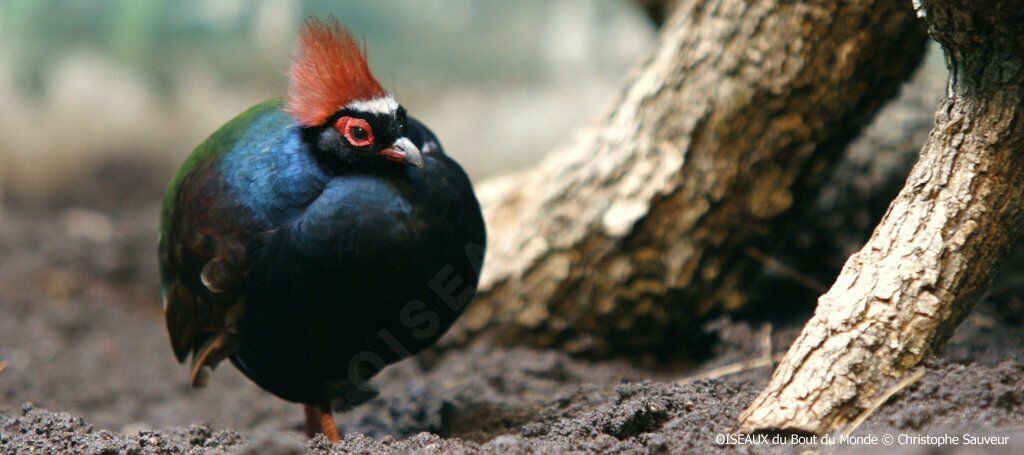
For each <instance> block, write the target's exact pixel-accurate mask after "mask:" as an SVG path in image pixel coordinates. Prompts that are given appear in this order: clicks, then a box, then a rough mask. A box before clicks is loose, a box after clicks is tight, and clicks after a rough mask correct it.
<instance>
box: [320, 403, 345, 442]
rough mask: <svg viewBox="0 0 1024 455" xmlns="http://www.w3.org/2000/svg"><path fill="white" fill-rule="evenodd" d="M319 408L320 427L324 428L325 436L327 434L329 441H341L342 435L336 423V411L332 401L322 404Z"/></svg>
mask: <svg viewBox="0 0 1024 455" xmlns="http://www.w3.org/2000/svg"><path fill="white" fill-rule="evenodd" d="M319 408H320V409H319V410H320V428H323V430H324V436H327V440H328V441H331V442H341V436H340V435H339V434H338V427H337V426H335V425H334V411H333V410H331V405H330V403H328V404H322V405H320V406H319Z"/></svg>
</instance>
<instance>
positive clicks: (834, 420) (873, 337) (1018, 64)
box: [740, 0, 1024, 434]
mask: <svg viewBox="0 0 1024 455" xmlns="http://www.w3.org/2000/svg"><path fill="white" fill-rule="evenodd" d="M916 3H917V7H918V11H919V13H920V14H921V15H922V16H924V17H926V21H927V23H928V29H929V33H930V34H931V36H932V37H933V38H935V39H936V40H937V41H939V43H940V44H942V46H943V49H944V52H945V55H946V60H947V65H948V67H949V70H950V79H949V86H948V91H947V94H946V99H945V100H944V101H943V102H942V104H941V105H940V106H939V109H938V111H937V112H936V114H935V125H934V128H933V130H932V133H931V135H930V136H929V138H928V141H927V143H926V144H925V145H924V148H923V149H922V151H921V156H920V158H919V160H918V162H917V164H915V166H914V168H913V170H912V171H911V175H910V177H909V178H908V180H907V182H906V185H905V186H904V188H903V190H902V191H901V192H900V194H899V195H898V196H897V197H896V199H895V200H894V201H893V202H892V204H891V205H890V206H889V211H888V212H887V213H886V215H885V216H884V217H883V219H882V221H881V222H880V224H879V225H878V226H877V227H876V229H875V232H874V234H873V235H872V237H871V238H870V240H868V242H867V244H866V245H865V246H864V248H863V249H861V250H860V252H858V253H856V254H854V255H853V256H851V257H850V259H849V260H848V261H847V263H846V265H845V266H844V268H843V271H842V272H841V274H840V276H839V278H838V279H837V280H836V283H835V284H834V285H833V286H832V288H831V289H830V290H829V291H828V292H827V293H826V294H825V295H824V296H822V297H821V299H820V300H819V302H818V308H817V310H816V312H815V314H814V316H813V318H812V319H811V320H810V322H808V323H807V325H806V327H805V328H804V330H803V333H802V334H801V335H800V337H799V338H798V339H797V341H796V342H795V343H794V344H793V346H792V347H791V348H790V350H789V352H788V354H787V356H786V358H785V359H784V360H783V361H782V363H781V364H780V366H779V368H778V369H777V370H776V372H775V374H774V376H773V378H772V380H771V383H770V384H769V385H768V388H767V389H766V390H765V391H764V392H763V393H762V394H761V395H760V396H759V397H758V398H757V399H756V400H755V401H754V403H753V404H752V405H751V407H750V408H749V409H748V410H747V411H745V412H744V413H743V415H742V416H741V417H740V428H741V430H742V431H747V432H749V431H756V430H783V431H798V432H810V433H819V434H820V433H825V432H828V431H831V430H835V429H839V428H841V427H843V426H845V425H847V424H848V423H849V422H851V421H852V420H853V419H855V418H856V417H857V416H858V415H859V414H860V413H862V412H863V411H864V410H865V409H866V408H867V406H868V405H869V403H871V402H873V401H874V400H875V399H876V398H877V397H878V396H880V395H881V394H883V393H884V392H885V391H886V389H887V388H889V387H890V386H891V384H892V383H893V382H895V380H896V379H898V378H900V377H901V376H904V375H906V374H907V373H908V372H910V370H911V369H913V368H915V367H916V366H917V365H918V364H919V363H920V362H921V360H922V358H923V357H924V356H926V355H927V354H929V353H930V352H932V351H934V350H936V349H937V348H939V347H940V346H941V345H942V344H943V343H944V342H945V341H946V340H947V339H948V338H949V336H950V335H951V334H952V332H953V329H955V328H956V326H957V325H958V324H959V323H960V322H961V321H962V320H963V318H964V317H965V316H966V314H967V313H968V312H969V311H970V310H971V308H972V307H973V306H974V304H975V303H976V302H977V301H978V300H979V299H980V297H981V296H982V294H983V293H984V292H985V290H986V289H987V288H988V285H989V284H990V282H991V280H992V278H993V276H994V275H995V271H996V270H997V269H998V267H999V265H1000V263H1001V262H1002V260H1003V259H1004V258H1005V256H1006V254H1007V252H1008V251H1009V249H1010V247H1011V246H1012V243H1013V241H1014V240H1016V239H1017V236H1018V232H1019V230H1020V223H1021V221H1022V213H1024V211H1022V210H1024V206H1022V204H1024V157H1022V156H1021V155H1020V152H1021V151H1022V150H1024V118H1022V109H1024V59H1022V57H1024V39H1022V38H1021V37H1020V34H1019V33H1020V30H1022V29H1024V16H1022V15H1021V14H1020V12H1021V11H1024V1H1021V0H1006V1H975V2H957V1H953V0H930V1H921V2H916Z"/></svg>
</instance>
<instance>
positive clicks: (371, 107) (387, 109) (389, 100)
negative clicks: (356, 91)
mask: <svg viewBox="0 0 1024 455" xmlns="http://www.w3.org/2000/svg"><path fill="white" fill-rule="evenodd" d="M345 109H352V110H353V111H359V112H366V113H370V114H392V113H394V112H395V111H397V110H398V101H395V99H394V98H393V97H392V96H391V95H387V96H382V97H380V98H374V99H372V100H359V101H353V102H351V103H348V105H346V106H345Z"/></svg>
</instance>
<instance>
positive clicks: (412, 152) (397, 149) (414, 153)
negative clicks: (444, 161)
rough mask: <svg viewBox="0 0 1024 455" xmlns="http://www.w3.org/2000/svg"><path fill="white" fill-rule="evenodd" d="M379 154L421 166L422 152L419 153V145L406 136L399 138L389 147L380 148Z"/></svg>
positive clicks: (392, 159)
mask: <svg viewBox="0 0 1024 455" xmlns="http://www.w3.org/2000/svg"><path fill="white" fill-rule="evenodd" d="M380 154H381V156H383V157H384V158H387V159H389V160H391V161H398V162H399V163H405V164H411V165H413V166H416V167H423V154H422V153H420V149H419V147H416V144H413V143H412V141H410V140H409V138H406V137H403V138H399V139H398V140H396V141H395V143H394V144H391V147H388V148H386V149H384V150H381V151H380Z"/></svg>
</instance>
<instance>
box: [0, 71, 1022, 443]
mask: <svg viewBox="0 0 1024 455" xmlns="http://www.w3.org/2000/svg"><path fill="white" fill-rule="evenodd" d="M917 84H918V85H920V86H922V87H925V88H926V89H927V92H928V93H935V92H936V91H935V87H934V86H935V84H934V83H932V86H928V85H927V84H926V83H924V82H921V81H918V82H917ZM920 93H921V91H920V90H919V91H909V92H908V93H904V95H903V96H902V97H901V99H900V101H899V102H897V103H896V104H895V105H894V107H893V108H891V109H889V110H887V112H886V114H883V117H882V118H881V119H880V120H879V122H878V123H877V124H876V125H881V126H876V127H873V128H872V129H871V130H869V131H868V132H867V134H866V135H865V137H864V138H862V139H861V140H860V141H858V143H857V144H856V145H855V146H854V147H852V148H851V152H850V156H849V157H848V159H847V160H845V161H844V163H842V164H841V167H840V169H839V173H838V175H840V176H842V175H844V173H845V174H846V175H847V176H846V177H844V178H843V179H842V180H841V182H845V183H843V184H842V185H839V186H836V187H833V188H831V189H826V191H825V192H824V193H823V194H824V195H825V197H824V199H823V200H822V202H821V205H822V208H821V210H822V213H826V214H827V213H836V210H835V207H834V206H835V205H837V204H838V205H842V206H843V209H842V210H840V211H839V212H841V213H843V214H844V215H843V216H844V218H836V217H830V216H825V215H821V214H819V215H815V216H814V217H813V218H814V219H815V222H816V223H818V224H816V225H814V226H811V228H810V229H808V230H807V232H806V233H801V234H798V235H806V236H808V238H807V239H803V240H801V239H795V241H794V243H801V244H803V245H804V247H803V248H807V249H808V251H811V250H815V248H822V247H820V246H815V245H818V244H819V243H820V240H821V238H820V236H821V235H822V234H821V233H828V234H825V235H829V236H830V237H833V241H832V243H830V244H829V245H828V246H827V248H828V249H831V250H834V251H831V252H830V253H829V257H830V258H831V259H829V260H833V262H834V263H833V264H831V265H830V267H832V269H829V268H828V267H825V268H824V269H823V270H821V271H820V274H821V276H822V278H820V279H821V280H823V281H825V282H826V284H827V282H828V276H829V274H830V273H834V268H836V267H838V266H839V265H841V263H842V259H843V258H845V255H846V254H848V253H849V251H848V250H849V249H850V248H855V247H856V246H857V244H858V243H859V242H860V241H862V240H863V238H864V235H866V231H867V230H868V229H870V227H871V226H872V225H873V220H874V219H876V218H877V216H878V215H879V211H880V210H884V208H885V203H884V201H886V200H887V198H888V197H891V195H890V196H886V194H885V192H884V191H881V192H880V191H879V188H883V189H884V188H891V187H894V188H898V187H899V185H900V184H901V181H902V177H901V174H900V173H901V172H905V169H906V166H908V165H909V163H910V162H911V161H912V158H913V154H914V153H915V151H916V149H917V147H919V144H920V143H921V142H922V141H923V135H925V134H927V129H928V127H929V126H930V121H929V120H928V119H930V115H931V109H932V108H933V107H934V99H933V97H927V96H924V97H922V96H920ZM937 93H941V80H940V81H939V82H938V91H937ZM894 130H895V131H894ZM126 175H127V177H126ZM140 175H143V176H144V175H145V174H144V173H141V171H139V170H137V169H127V168H118V167H117V166H116V165H115V166H113V167H109V166H108V167H103V168H101V169H100V173H99V175H98V176H97V184H96V185H93V186H90V187H89V188H87V189H82V190H80V191H74V192H70V193H68V194H67V195H66V198H65V199H63V200H60V201H56V202H55V203H54V204H53V205H51V206H50V208H46V209H41V208H35V209H29V208H25V207H22V208H17V207H15V208H8V209H7V210H6V211H3V212H0V453H11V454H15V453H29V452H38V453H65V452H81V453H222V452H231V453H235V452H242V453H301V452H305V451H310V452H313V453H376V452H391V453H395V452H397V453H407V452H417V453H419V452H425V453H532V452H540V453H551V452H555V453H559V452H584V453H594V452H602V453H603V452H609V453H638V452H639V453H644V452H648V453H708V452H728V453H801V452H803V451H805V450H807V449H815V450H819V451H821V452H826V453H827V452H854V453H855V452H861V451H873V450H887V449H888V450H899V451H902V452H907V453H923V452H931V451H941V452H954V453H961V452H962V453H968V452H970V453H973V452H971V451H972V450H974V451H979V450H980V451H984V452H994V453H1024V326H1022V325H1021V318H1022V312H1021V310H1020V307H1021V304H1020V302H1021V299H1020V298H1019V297H1018V294H1019V291H1018V289H1020V286H1019V284H1018V283H1021V282H1024V281H1022V280H1024V278H1022V277H1024V274H1021V273H1020V271H1021V270H1024V266H1019V265H1014V264H1011V265H1010V267H1008V268H1009V269H1010V271H1009V273H1007V274H1004V277H1003V278H1001V279H1000V282H999V283H997V286H996V288H995V291H994V292H993V297H992V298H990V299H989V300H988V301H987V302H986V303H985V304H983V305H982V306H981V307H980V308H979V309H978V311H976V312H975V313H974V314H973V315H972V316H971V317H970V318H969V319H968V320H967V321H966V322H965V323H964V324H963V326H962V327H961V328H960V329H959V331H958V332H957V334H956V336H955V337H954V339H953V340H952V342H951V343H950V344H949V345H948V346H947V347H946V349H945V350H944V351H943V352H942V353H941V355H939V356H937V357H935V358H933V359H931V360H929V361H928V362H927V364H926V365H925V366H924V367H923V369H924V371H925V374H924V376H923V377H922V378H921V380H920V381H918V382H917V383H915V384H913V385H911V386H910V387H908V388H906V389H904V390H902V391H900V392H898V393H896V394H895V395H894V396H893V397H892V399H891V400H889V402H888V403H887V404H886V405H885V406H883V407H882V408H880V409H879V410H878V411H877V412H875V413H874V414H873V415H872V416H871V417H870V418H869V419H868V420H867V421H866V422H865V423H864V424H863V425H861V426H860V427H859V428H857V429H856V431H854V433H853V434H854V435H855V436H868V435H876V436H881V435H883V434H891V435H900V434H906V435H914V434H916V435H920V434H938V435H941V434H950V435H957V436H961V437H962V436H963V434H964V433H970V434H972V435H979V436H980V435H994V436H1000V437H1007V438H1008V440H1007V441H1006V444H1005V445H988V446H974V447H968V446H962V445H961V446H946V447H935V446H921V445H918V446H899V445H896V446H870V445H842V446H797V445H791V444H767V445H764V444H762V445H736V444H723V443H722V442H721V441H720V439H719V438H718V435H722V434H727V433H729V432H730V430H731V429H732V428H733V425H734V424H735V421H736V417H737V415H738V414H739V412H740V411H741V410H742V409H743V408H744V407H745V406H746V405H747V404H748V403H749V402H750V401H751V400H753V398H754V396H755V395H756V394H757V392H758V391H759V390H760V389H761V387H763V386H764V385H765V384H766V382H767V379H768V375H769V369H767V368H761V369H755V370H749V371H745V372H742V373H740V374H735V375H730V376H721V377H714V378H710V379H701V380H696V381H680V380H682V379H685V378H690V377H692V376H693V375H696V374H700V373H702V372H708V371H713V370H714V368H716V367H719V366H722V365H726V364H730V363H733V362H737V361H742V360H749V359H756V358H760V357H764V356H765V354H766V348H767V349H770V350H772V351H774V352H781V351H783V350H784V349H785V347H786V346H788V344H789V343H790V341H791V340H792V339H793V338H794V337H795V336H796V334H797V333H798V331H799V328H800V325H801V324H802V322H803V320H805V318H806V316H807V311H808V309H809V304H807V303H805V304H804V305H803V307H801V306H799V305H792V304H790V303H786V302H790V301H792V300H803V301H808V300H807V297H806V295H796V294H793V295H788V294H777V295H775V299H777V300H771V301H769V302H768V304H767V306H769V307H771V305H777V306H776V307H772V308H774V311H769V312H768V313H774V316H775V317H772V318H766V317H763V316H762V317H757V316H744V317H742V318H740V317H732V318H731V317H726V316H722V317H720V318H718V319H715V320H713V321H709V322H707V323H706V324H704V328H705V330H706V331H707V332H708V334H709V335H711V336H710V337H709V338H708V339H709V343H710V346H709V349H708V350H709V351H710V355H709V356H708V357H707V358H704V359H700V360H697V361H691V362H687V361H683V360H670V361H665V360H662V361H658V362H655V361H650V360H648V359H640V360H636V359H629V360H627V359H619V360H603V361H588V360H581V359H574V358H571V357H569V356H567V355H565V354H564V353H560V352H556V351H543V350H535V349H530V348H526V347H516V348H509V347H498V346H490V345H487V344H483V343H477V344H474V345H471V346H466V347H461V348H457V349H449V350H446V351H444V352H429V353H426V354H425V355H421V356H420V357H418V358H415V359H411V360H408V361H405V362H403V363H400V364H398V365H395V366H393V367H391V368H389V369H387V370H385V371H384V372H383V373H382V374H381V375H380V376H379V377H378V378H377V379H376V385H377V386H378V387H379V388H380V390H381V396H380V397H379V398H377V399H375V400H373V401H371V402H369V403H367V404H366V405H364V406H361V407H359V408H357V409H355V410H353V411H351V412H348V413H345V414H339V415H338V418H339V425H340V427H341V428H340V429H341V431H342V433H343V434H345V435H346V436H345V439H344V441H343V442H342V443H341V444H338V445H331V444H329V443H327V441H326V440H324V439H323V438H318V439H315V440H313V441H307V440H305V438H304V437H303V436H302V433H301V425H302V413H301V410H300V408H299V407H298V406H297V405H293V404H290V403H286V402H283V401H281V400H279V399H277V398H275V397H273V396H271V395H269V394H267V393H265V392H263V391H261V390H260V389H259V388H257V387H256V386H255V385H253V384H252V383H250V382H249V381H248V380H246V379H245V378H244V377H243V376H242V375H241V374H239V373H238V372H237V371H235V370H234V369H233V368H232V367H231V366H230V365H226V364H225V366H223V367H222V368H220V369H219V370H218V371H216V372H215V373H214V374H213V376H212V378H211V381H210V385H209V386H208V387H207V388H205V389H191V388H189V387H188V384H187V379H186V378H187V371H186V368H185V367H183V366H181V365H178V364H177V363H176V362H175V361H174V358H173V355H172V353H171V349H170V346H169V344H168V341H167V335H166V332H165V330H164V327H163V322H162V312H161V309H160V305H159V303H158V302H159V297H158V291H157V287H156V283H157V279H156V265H155V259H154V255H155V251H154V250H155V243H156V242H155V240H156V239H155V238H156V219H157V207H156V204H155V202H154V201H156V200H157V199H158V198H159V194H158V193H159V187H160V186H162V182H163V181H165V180H166V176H164V175H158V176H155V177H152V178H148V177H147V178H142V177H140ZM153 182H159V183H158V184H153ZM886 191H890V190H889V189H887V190H886ZM891 191H894V190H891ZM862 193H863V195H864V197H865V198H869V199H870V200H871V201H874V202H871V203H870V204H867V206H865V204H863V203H862V204H859V205H858V204H851V201H853V200H854V198H857V197H860V194H862ZM829 195H831V196H829ZM828 197H831V198H832V199H831V200H830V199H828ZM878 201H882V202H880V203H879V202H878ZM830 204H831V205H830ZM847 205H849V206H851V207H849V208H847V207H846V206H847ZM83 206H84V207H89V208H88V209H83V208H66V207H83ZM60 207H65V208H60ZM815 232H818V234H815ZM816 235H817V236H819V237H817V238H816V237H815V236H816ZM790 247H791V246H790ZM815 251H820V250H815ZM773 254H775V253H773ZM801 255H802V253H800V252H799V249H798V250H797V253H795V254H794V255H793V257H792V258H791V257H787V256H786V255H784V254H782V253H780V257H781V258H783V259H785V260H786V261H791V263H792V264H794V265H796V266H797V267H798V268H800V269H803V270H806V269H807V267H809V266H808V265H805V264H803V263H801V261H800V260H799V256H801ZM803 255H804V256H807V255H806V254H803ZM1019 256H1024V255H1019ZM805 259H806V258H805ZM811 259H813V258H811ZM783 279H785V278H783ZM776 289H782V290H785V289H792V288H791V287H790V288H787V287H785V286H780V287H777V288H776ZM794 292H796V291H794ZM811 294H813V293H811ZM809 302H813V295H812V296H811V298H810V300H809ZM794 308H795V309H794ZM783 309H785V311H783ZM766 340H770V342H767V341H766ZM5 364H6V367H4V366H3V365H5Z"/></svg>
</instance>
